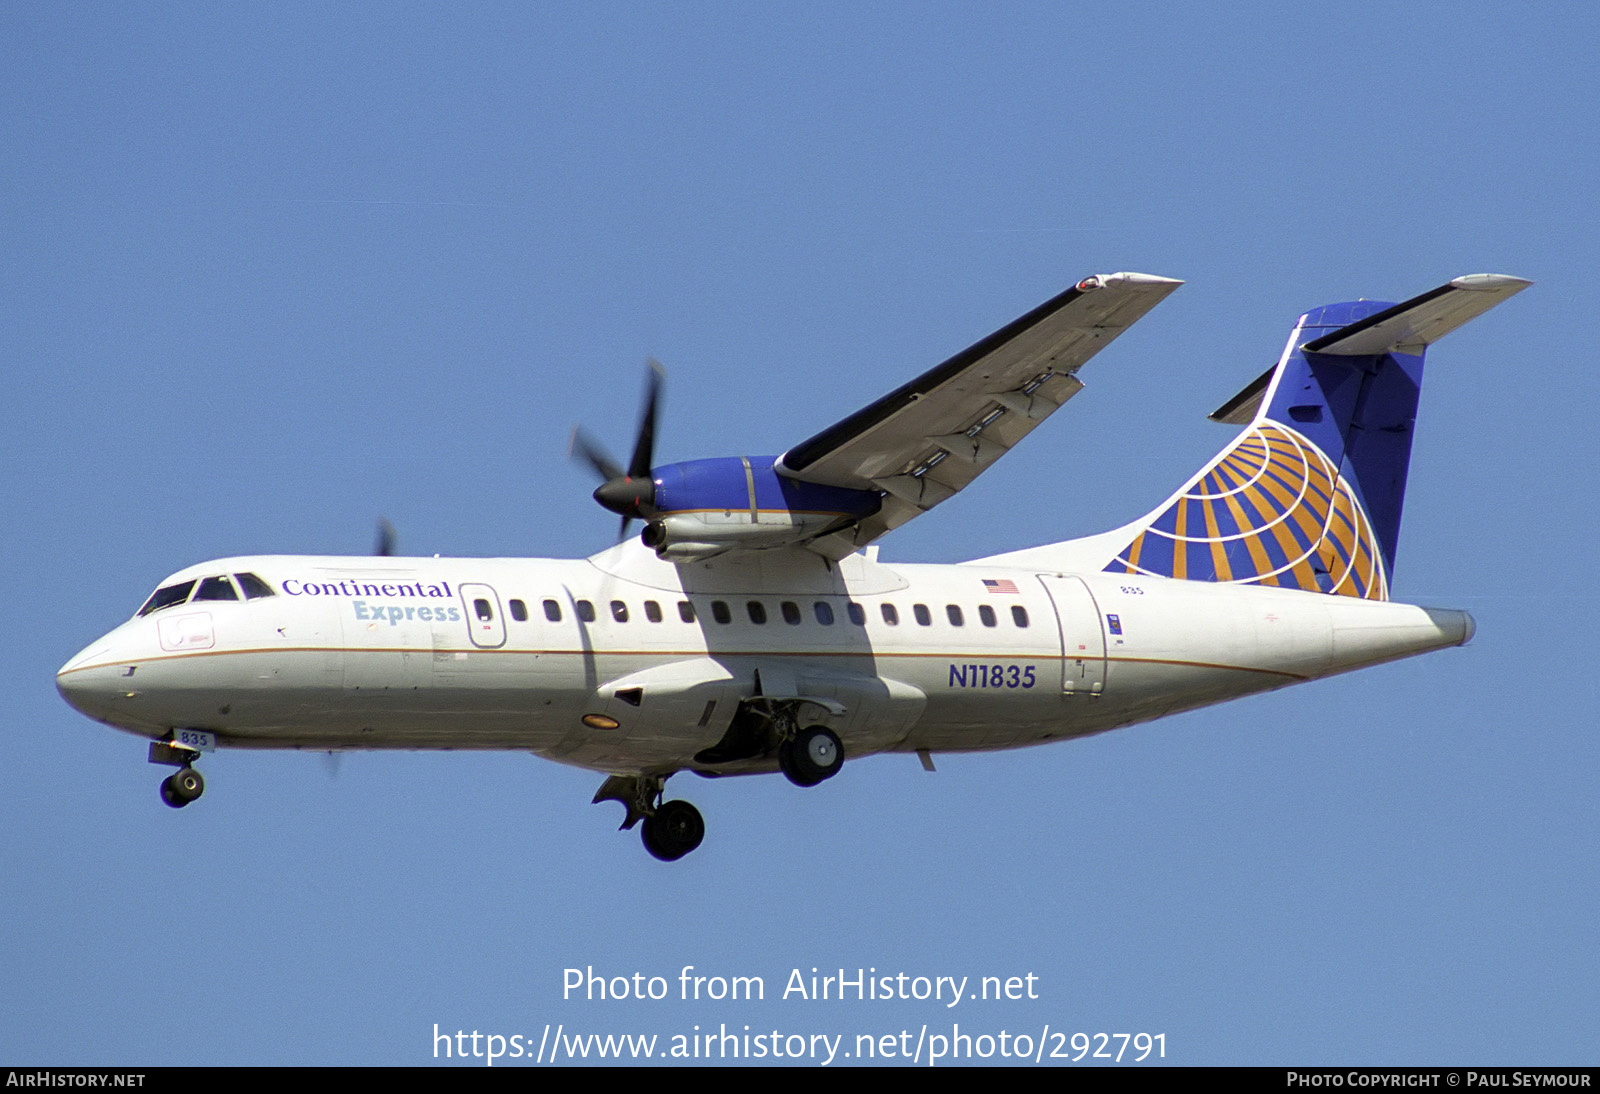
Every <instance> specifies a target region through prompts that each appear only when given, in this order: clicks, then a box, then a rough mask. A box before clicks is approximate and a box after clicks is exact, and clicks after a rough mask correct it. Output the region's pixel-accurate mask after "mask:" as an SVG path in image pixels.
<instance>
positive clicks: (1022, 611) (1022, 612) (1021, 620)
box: [1011, 604, 1028, 627]
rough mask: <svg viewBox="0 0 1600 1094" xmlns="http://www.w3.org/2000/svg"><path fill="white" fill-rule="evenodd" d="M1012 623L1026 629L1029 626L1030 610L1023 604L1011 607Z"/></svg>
mask: <svg viewBox="0 0 1600 1094" xmlns="http://www.w3.org/2000/svg"><path fill="white" fill-rule="evenodd" d="M1011 622H1013V623H1015V624H1016V625H1017V626H1019V627H1026V626H1027V625H1028V609H1027V608H1024V607H1023V606H1022V605H1021V604H1013V605H1011Z"/></svg>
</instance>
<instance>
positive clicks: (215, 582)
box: [194, 577, 239, 600]
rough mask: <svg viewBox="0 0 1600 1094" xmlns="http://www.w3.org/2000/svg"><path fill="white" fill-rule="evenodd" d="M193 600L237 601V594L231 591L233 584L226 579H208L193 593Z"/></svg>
mask: <svg viewBox="0 0 1600 1094" xmlns="http://www.w3.org/2000/svg"><path fill="white" fill-rule="evenodd" d="M194 598H195V599H196V600H238V599H239V594H238V593H236V592H234V591H233V582H231V581H229V580H228V579H227V578H226V577H208V578H206V579H205V580H204V581H202V582H201V583H200V587H199V588H198V589H196V590H195V591H194Z"/></svg>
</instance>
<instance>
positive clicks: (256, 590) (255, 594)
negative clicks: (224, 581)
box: [233, 574, 274, 600]
mask: <svg viewBox="0 0 1600 1094" xmlns="http://www.w3.org/2000/svg"><path fill="white" fill-rule="evenodd" d="M233 580H234V581H236V582H238V583H239V588H240V590H241V591H242V592H243V593H244V598H245V599H246V600H258V599H260V598H261V597H263V596H272V595H274V594H273V592H272V586H271V585H268V584H267V583H266V582H265V581H262V580H261V579H260V578H259V577H257V576H256V575H255V574H234V575H233Z"/></svg>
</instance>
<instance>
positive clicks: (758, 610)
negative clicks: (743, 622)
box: [745, 600, 767, 623]
mask: <svg viewBox="0 0 1600 1094" xmlns="http://www.w3.org/2000/svg"><path fill="white" fill-rule="evenodd" d="M745 610H746V611H748V612H749V613H750V622H752V623H765V622H766V621H767V609H766V606H765V605H764V604H762V603H761V601H759V600H751V601H749V602H748V603H746V604H745Z"/></svg>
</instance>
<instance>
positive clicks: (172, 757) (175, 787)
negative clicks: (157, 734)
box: [150, 741, 206, 809]
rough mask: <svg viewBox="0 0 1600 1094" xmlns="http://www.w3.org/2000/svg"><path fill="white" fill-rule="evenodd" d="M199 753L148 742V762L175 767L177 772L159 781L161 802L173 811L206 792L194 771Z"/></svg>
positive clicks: (178, 746) (203, 784)
mask: <svg viewBox="0 0 1600 1094" xmlns="http://www.w3.org/2000/svg"><path fill="white" fill-rule="evenodd" d="M199 758H200V753H198V752H196V751H195V750H194V749H192V748H184V747H183V746H182V745H175V744H173V743H172V742H171V741H151V742H150V762H151V763H153V764H164V765H165V766H167V767H176V768H177V769H178V770H177V771H176V772H174V773H173V774H171V775H168V776H167V777H166V778H165V779H162V780H161V800H162V801H164V802H166V803H167V804H168V805H170V806H172V808H174V809H182V808H183V807H184V806H186V805H188V804H189V803H190V802H192V801H194V800H195V799H197V798H199V797H200V795H201V794H204V793H205V792H206V781H205V779H203V778H201V777H200V772H198V771H196V770H195V769H194V761H195V760H197V759H199Z"/></svg>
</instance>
